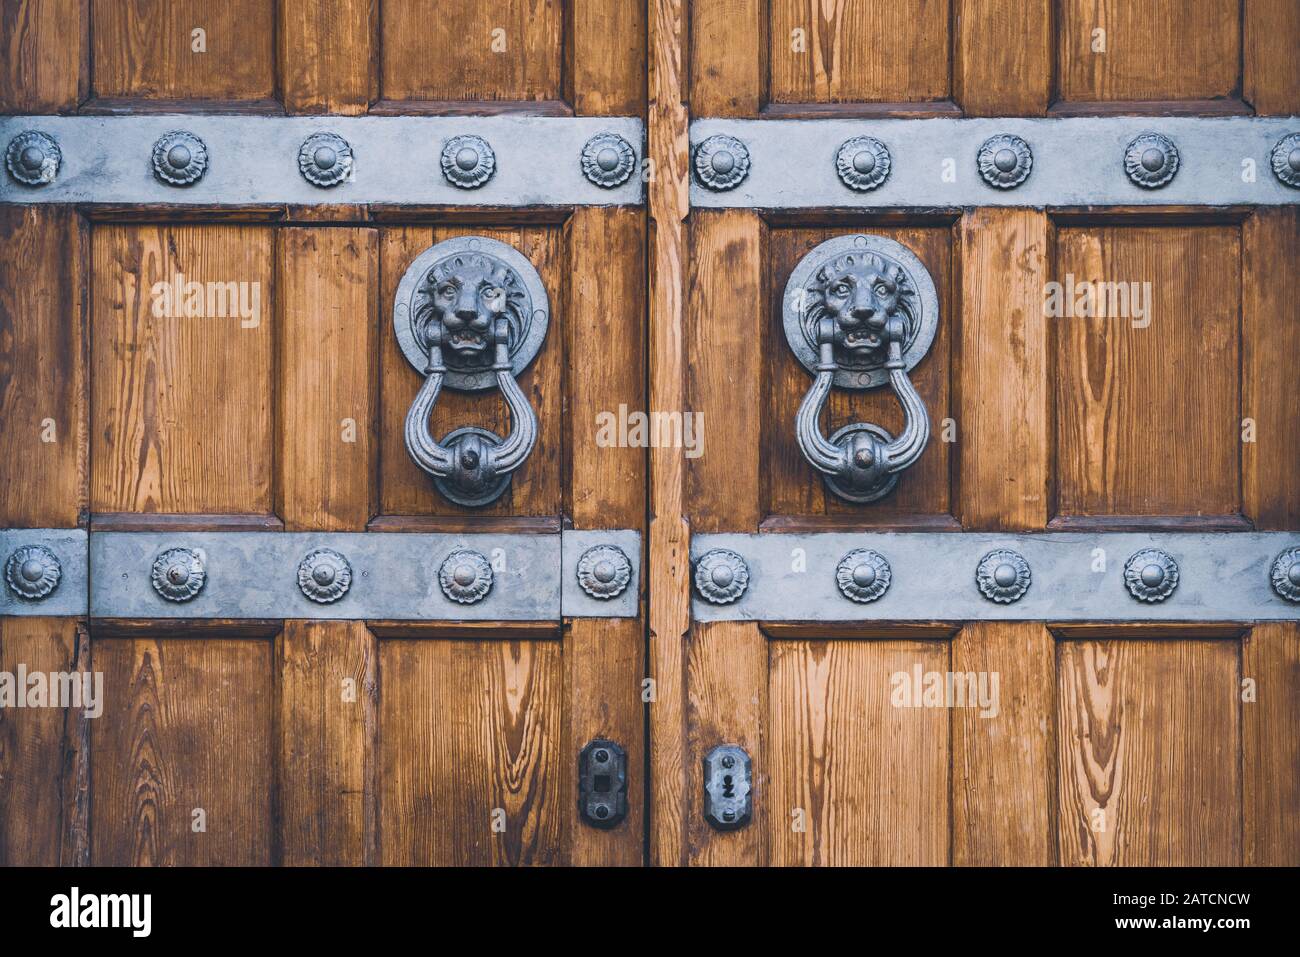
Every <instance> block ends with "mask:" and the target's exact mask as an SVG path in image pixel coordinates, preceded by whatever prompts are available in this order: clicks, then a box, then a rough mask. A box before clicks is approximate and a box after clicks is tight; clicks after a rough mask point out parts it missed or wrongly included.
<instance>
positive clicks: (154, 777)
mask: <svg viewBox="0 0 1300 957" xmlns="http://www.w3.org/2000/svg"><path fill="white" fill-rule="evenodd" d="M93 661H94V666H95V670H97V671H102V672H103V673H104V698H105V705H104V713H103V715H102V716H101V717H99V718H97V719H96V720H95V722H94V727H93V728H92V729H91V742H92V752H91V753H92V762H93V764H92V767H93V768H94V776H93V781H92V785H91V797H92V800H91V813H92V822H91V838H92V841H91V846H92V854H91V862H92V863H93V864H95V865H97V866H104V865H108V866H168V867H171V866H211V865H220V866H224V865H243V866H256V865H268V864H272V863H276V861H275V854H274V842H275V837H274V822H273V818H272V808H273V805H274V794H273V789H274V787H275V763H274V761H275V757H274V756H275V751H276V746H275V742H274V727H275V724H274V713H275V697H274V681H275V678H274V669H273V654H272V642H271V641H269V640H266V639H234V640H231V639H222V638H215V637H214V638H206V637H205V638H203V639H199V640H194V639H188V638H171V637H167V636H161V637H149V638H134V639H133V638H109V639H96V641H95V645H94V654H93ZM196 809H202V810H203V811H204V812H205V815H206V830H205V831H195V830H194V828H195V827H196V821H197V820H198V818H196V816H195V811H196Z"/></svg>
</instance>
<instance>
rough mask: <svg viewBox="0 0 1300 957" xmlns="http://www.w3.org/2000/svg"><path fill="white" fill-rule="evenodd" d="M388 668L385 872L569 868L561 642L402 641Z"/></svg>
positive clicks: (385, 652)
mask: <svg viewBox="0 0 1300 957" xmlns="http://www.w3.org/2000/svg"><path fill="white" fill-rule="evenodd" d="M379 660H380V709H379V710H380V719H379V742H380V769H381V770H380V774H381V777H380V841H381V845H380V863H383V864H397V865H439V864H443V865H458V866H467V865H468V866H482V865H490V864H498V865H500V864H564V863H567V861H566V857H567V855H566V837H567V822H568V820H569V818H570V816H571V813H572V812H571V811H570V807H571V806H572V802H574V801H576V800H577V796H576V794H575V792H574V786H575V785H574V781H575V780H576V775H575V772H574V770H573V769H574V768H575V767H576V764H575V761H576V752H573V750H572V749H571V748H569V747H565V746H563V745H562V738H563V735H564V718H565V716H564V713H563V701H564V663H563V656H562V654H561V646H560V644H559V643H557V642H521V641H509V642H504V641H503V642H479V641H421V640H391V641H382V642H380V645H379ZM494 821H496V822H499V823H500V824H501V825H502V826H503V829H502V830H494V827H493V825H494Z"/></svg>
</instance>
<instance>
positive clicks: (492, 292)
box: [483, 286, 501, 299]
mask: <svg viewBox="0 0 1300 957" xmlns="http://www.w3.org/2000/svg"><path fill="white" fill-rule="evenodd" d="M483 295H484V296H485V297H486V298H488V299H496V298H497V297H498V296H500V295H501V290H500V289H498V288H497V287H496V286H489V287H488V288H487V289H484V290H483Z"/></svg>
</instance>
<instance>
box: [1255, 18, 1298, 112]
mask: <svg viewBox="0 0 1300 957" xmlns="http://www.w3.org/2000/svg"><path fill="white" fill-rule="evenodd" d="M1242 10H1243V22H1244V27H1245V38H1244V42H1243V45H1242V53H1243V55H1244V58H1245V63H1244V64H1243V67H1242V72H1243V81H1242V88H1243V89H1242V93H1243V95H1244V96H1245V98H1246V102H1247V103H1249V104H1250V105H1251V106H1253V107H1254V108H1255V112H1256V113H1257V114H1258V115H1260V116H1277V115H1283V116H1285V115H1288V114H1295V113H1300V72H1297V71H1296V70H1293V69H1289V68H1287V67H1286V66H1284V65H1283V64H1287V63H1290V62H1292V61H1293V60H1294V58H1295V51H1296V48H1297V47H1300V4H1297V3H1295V0H1243V6H1242Z"/></svg>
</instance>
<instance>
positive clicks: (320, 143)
mask: <svg viewBox="0 0 1300 957" xmlns="http://www.w3.org/2000/svg"><path fill="white" fill-rule="evenodd" d="M298 170H299V172H301V173H302V175H303V178H304V179H306V180H307V182H309V183H311V184H312V185H313V186H320V187H321V188H323V189H328V188H329V187H331V186H337V185H338V184H339V183H341V182H343V181H344V180H345V179H347V178H348V177H349V176H351V175H352V147H351V146H350V145H349V144H348V141H347V140H345V139H344V138H343V137H341V136H339V135H338V134H337V133H313V134H312V135H311V136H309V137H307V139H305V140H303V144H302V146H300V147H299V148H298Z"/></svg>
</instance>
